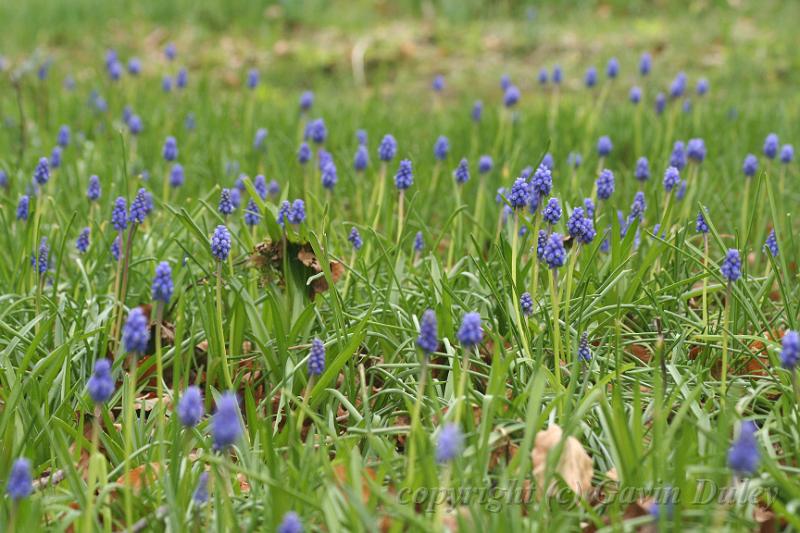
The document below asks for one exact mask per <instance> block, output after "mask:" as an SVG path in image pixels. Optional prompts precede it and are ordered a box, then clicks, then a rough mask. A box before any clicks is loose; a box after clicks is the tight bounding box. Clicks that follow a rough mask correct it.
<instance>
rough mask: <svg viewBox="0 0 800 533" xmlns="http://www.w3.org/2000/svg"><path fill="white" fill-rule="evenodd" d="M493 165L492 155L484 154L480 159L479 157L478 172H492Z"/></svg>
mask: <svg viewBox="0 0 800 533" xmlns="http://www.w3.org/2000/svg"><path fill="white" fill-rule="evenodd" d="M493 166H494V161H492V156H490V155H482V156H481V157H480V159H478V172H479V173H481V174H486V173H487V172H491V170H492V167H493Z"/></svg>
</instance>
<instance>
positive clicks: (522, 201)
mask: <svg viewBox="0 0 800 533" xmlns="http://www.w3.org/2000/svg"><path fill="white" fill-rule="evenodd" d="M530 195H531V191H530V186H529V185H528V182H527V181H525V178H517V179H516V181H514V185H512V186H511V192H510V193H509V195H508V202H509V203H510V204H511V207H512V208H513V209H522V208H524V207H525V206H526V205H528V200H529V199H530Z"/></svg>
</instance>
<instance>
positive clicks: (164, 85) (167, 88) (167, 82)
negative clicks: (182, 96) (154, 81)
mask: <svg viewBox="0 0 800 533" xmlns="http://www.w3.org/2000/svg"><path fill="white" fill-rule="evenodd" d="M161 90H162V91H164V92H165V93H170V92H172V77H171V76H169V75H164V77H163V78H161Z"/></svg>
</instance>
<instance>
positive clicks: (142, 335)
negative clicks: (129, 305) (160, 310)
mask: <svg viewBox="0 0 800 533" xmlns="http://www.w3.org/2000/svg"><path fill="white" fill-rule="evenodd" d="M149 340H150V328H149V325H148V323H147V317H146V316H145V314H144V312H143V311H142V308H141V307H134V308H133V309H131V311H130V313H128V320H127V321H126V322H125V327H124V328H123V329H122V343H123V345H124V346H125V351H126V352H128V353H130V354H138V355H143V354H144V353H145V352H146V351H147V343H148V341H149Z"/></svg>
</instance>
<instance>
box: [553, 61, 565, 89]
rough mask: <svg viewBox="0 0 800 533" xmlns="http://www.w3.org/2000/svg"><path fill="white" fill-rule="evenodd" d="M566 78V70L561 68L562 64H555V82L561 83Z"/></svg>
mask: <svg viewBox="0 0 800 533" xmlns="http://www.w3.org/2000/svg"><path fill="white" fill-rule="evenodd" d="M563 79H564V72H563V71H562V70H561V66H560V65H554V66H553V83H554V84H556V85H560V84H561V82H562V81H563Z"/></svg>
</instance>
